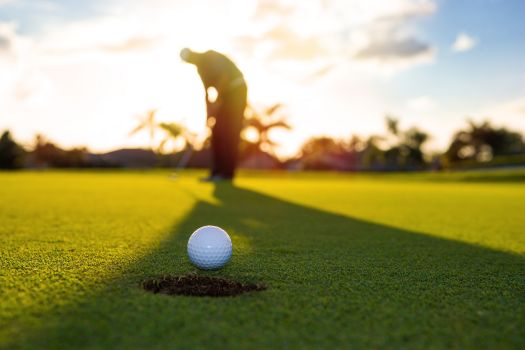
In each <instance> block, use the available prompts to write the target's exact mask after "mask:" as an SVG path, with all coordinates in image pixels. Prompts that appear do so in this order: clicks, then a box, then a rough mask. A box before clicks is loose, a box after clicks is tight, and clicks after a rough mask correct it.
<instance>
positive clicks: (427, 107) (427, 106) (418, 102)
mask: <svg viewBox="0 0 525 350" xmlns="http://www.w3.org/2000/svg"><path fill="white" fill-rule="evenodd" d="M436 106H437V103H436V101H435V100H434V99H433V98H432V97H429V96H419V97H416V98H413V99H410V100H408V101H407V102H406V107H407V108H408V109H409V110H411V111H414V112H428V111H431V110H434V109H435V108H436Z"/></svg>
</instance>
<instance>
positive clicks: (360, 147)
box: [0, 104, 525, 171]
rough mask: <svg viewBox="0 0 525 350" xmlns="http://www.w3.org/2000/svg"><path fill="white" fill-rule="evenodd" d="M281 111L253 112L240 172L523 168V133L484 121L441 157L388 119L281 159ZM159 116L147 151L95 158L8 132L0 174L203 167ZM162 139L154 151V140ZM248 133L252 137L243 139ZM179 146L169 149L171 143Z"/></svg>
mask: <svg viewBox="0 0 525 350" xmlns="http://www.w3.org/2000/svg"><path fill="white" fill-rule="evenodd" d="M282 107H283V106H282V105H281V104H276V105H273V106H270V107H268V108H264V109H262V110H257V109H255V108H253V107H251V106H250V108H249V109H248V110H247V121H246V125H245V130H244V133H243V135H244V136H243V138H242V142H241V147H240V163H241V167H245V168H262V169H290V170H337V171H416V170H427V169H451V168H452V169H453V168H472V167H494V166H509V165H525V141H524V137H523V135H522V134H521V133H520V132H517V131H513V130H510V129H508V128H505V127H495V126H494V125H492V124H491V123H490V122H488V121H484V122H480V123H476V122H473V121H468V122H467V123H466V127H465V128H462V129H460V130H458V131H456V132H455V133H454V134H453V137H452V140H451V142H450V144H449V145H448V147H447V148H446V149H445V150H444V151H443V152H441V153H434V154H428V153H425V151H424V149H425V147H424V146H425V144H426V143H427V142H428V140H429V139H430V138H431V135H430V134H429V133H427V132H425V131H424V130H422V129H420V128H417V127H411V128H407V129H401V128H400V127H399V119H398V118H396V117H394V116H390V115H388V116H386V118H385V132H384V133H383V134H381V135H370V136H368V137H365V138H363V137H359V136H356V135H354V136H351V137H349V138H348V139H340V138H332V137H328V136H318V137H312V138H310V139H309V140H307V141H306V142H305V143H304V144H303V145H302V147H301V148H300V150H299V152H298V153H297V154H296V155H295V156H293V157H290V158H288V159H285V160H282V159H279V158H278V157H277V155H276V153H275V148H276V147H277V146H278V145H277V143H276V142H275V141H273V140H272V138H271V132H272V131H273V130H274V129H277V128H281V129H284V130H291V126H290V124H289V123H288V122H287V121H286V116H285V114H284V113H283V112H282ZM155 116H156V111H155V110H151V111H148V112H147V113H146V114H145V115H144V116H143V118H142V119H141V120H140V122H139V124H138V125H137V127H136V128H135V129H133V130H132V131H131V132H130V135H132V134H135V133H138V132H146V133H148V135H149V137H150V140H151V142H150V147H149V149H144V150H120V151H114V152H109V153H107V154H102V155H100V154H92V153H90V152H89V151H88V149H87V148H85V147H81V148H73V149H67V150H66V149H62V148H60V147H59V146H57V145H56V144H54V143H53V142H51V141H49V140H47V139H46V138H45V137H44V136H42V135H38V136H37V137H36V138H35V141H34V144H33V146H32V147H29V148H28V149H26V148H24V147H22V146H21V145H20V144H19V143H17V142H16V141H15V140H14V139H13V137H12V135H11V133H10V132H9V131H7V130H6V131H4V132H3V134H2V136H1V137H0V168H1V169H19V168H24V167H29V168H47V167H51V168H55V167H56V168H83V167H127V166H131V167H135V166H137V167H153V166H157V167H174V166H176V167H180V168H183V167H191V168H199V167H207V166H208V163H209V161H210V148H209V145H210V140H209V139H206V140H205V141H204V142H203V143H201V144H197V141H196V135H195V134H193V133H192V132H190V131H189V130H188V129H186V128H185V127H184V126H183V125H181V124H178V123H165V122H157V121H156V118H155ZM158 132H160V133H162V134H163V137H162V138H161V141H160V142H158V143H157V144H155V140H156V139H158V138H155V135H156V133H158ZM250 133H251V137H248V135H249V134H250ZM170 142H171V143H172V144H178V145H179V147H178V148H176V149H172V150H170V149H168V147H167V145H168V144H169V143H170Z"/></svg>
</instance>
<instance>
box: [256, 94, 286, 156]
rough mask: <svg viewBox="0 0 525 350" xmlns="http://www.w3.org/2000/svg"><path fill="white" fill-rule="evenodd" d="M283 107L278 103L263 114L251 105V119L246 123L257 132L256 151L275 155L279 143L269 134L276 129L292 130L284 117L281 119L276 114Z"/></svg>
mask: <svg viewBox="0 0 525 350" xmlns="http://www.w3.org/2000/svg"><path fill="white" fill-rule="evenodd" d="M282 107H283V105H282V104H280V103H277V104H275V105H273V106H270V107H268V108H266V109H264V110H263V112H262V113H260V112H259V111H257V110H256V109H255V108H253V106H251V105H249V106H248V110H249V113H250V118H248V119H247V121H246V127H251V128H253V129H254V130H255V131H256V132H257V140H256V141H255V142H254V146H255V148H256V150H258V151H261V152H264V151H265V149H266V151H268V152H269V153H271V154H272V155H274V154H275V153H274V148H275V146H277V143H276V142H274V141H273V140H271V139H270V137H269V133H270V131H271V130H273V129H276V128H283V129H286V130H290V129H291V128H292V127H291V126H290V125H289V124H288V123H287V122H286V120H285V118H284V117H282V116H281V117H279V116H277V115H276V112H277V111H278V110H280V109H281V108H282Z"/></svg>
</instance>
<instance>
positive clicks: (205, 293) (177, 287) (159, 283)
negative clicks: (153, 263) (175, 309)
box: [142, 275, 266, 297]
mask: <svg viewBox="0 0 525 350" xmlns="http://www.w3.org/2000/svg"><path fill="white" fill-rule="evenodd" d="M142 288H144V289H145V290H147V291H148V292H151V293H154V294H166V295H186V296H195V297H233V296H237V295H240V294H243V293H247V292H258V291H263V290H265V289H266V286H264V285H262V284H254V283H241V282H236V281H232V280H228V279H224V278H218V277H208V276H197V275H186V276H164V277H160V278H155V279H150V280H147V281H144V282H142Z"/></svg>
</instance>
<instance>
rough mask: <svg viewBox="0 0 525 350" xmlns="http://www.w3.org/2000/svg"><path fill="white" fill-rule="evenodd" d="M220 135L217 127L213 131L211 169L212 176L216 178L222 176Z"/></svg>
mask: <svg viewBox="0 0 525 350" xmlns="http://www.w3.org/2000/svg"><path fill="white" fill-rule="evenodd" d="M220 141H221V140H220V133H219V131H218V130H217V127H216V125H215V126H214V127H213V129H212V133H211V168H210V176H216V175H219V174H220V161H219V160H220V153H221V152H220V143H221V142H220Z"/></svg>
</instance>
